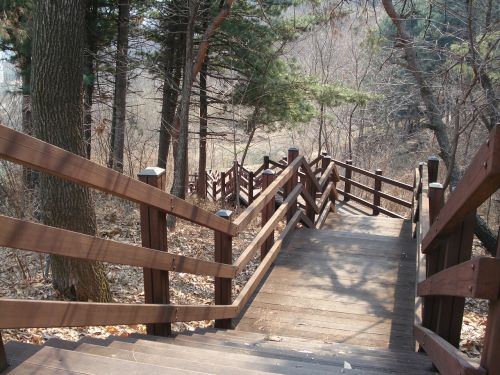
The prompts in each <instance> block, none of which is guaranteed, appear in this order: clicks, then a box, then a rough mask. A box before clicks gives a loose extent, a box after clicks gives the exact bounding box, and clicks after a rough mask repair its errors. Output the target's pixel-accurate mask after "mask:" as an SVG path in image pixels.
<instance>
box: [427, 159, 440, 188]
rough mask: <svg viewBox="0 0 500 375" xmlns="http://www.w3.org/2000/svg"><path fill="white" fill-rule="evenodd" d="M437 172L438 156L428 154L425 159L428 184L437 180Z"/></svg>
mask: <svg viewBox="0 0 500 375" xmlns="http://www.w3.org/2000/svg"><path fill="white" fill-rule="evenodd" d="M438 172H439V158H438V157H437V156H429V158H428V159H427V173H428V176H429V184H430V183H433V182H437V180H438Z"/></svg>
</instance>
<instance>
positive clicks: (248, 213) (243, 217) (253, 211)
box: [234, 156, 304, 232]
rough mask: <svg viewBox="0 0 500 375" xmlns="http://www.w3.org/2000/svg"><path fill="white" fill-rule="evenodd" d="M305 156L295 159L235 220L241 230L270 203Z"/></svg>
mask: <svg viewBox="0 0 500 375" xmlns="http://www.w3.org/2000/svg"><path fill="white" fill-rule="evenodd" d="M303 161H304V157H303V156H300V157H298V158H297V159H295V160H294V161H293V163H292V164H290V165H289V166H288V167H287V168H286V169H285V170H283V173H282V174H281V175H280V176H279V177H278V178H276V180H275V181H274V182H273V183H272V184H271V185H269V187H268V188H267V189H266V190H265V191H264V192H262V193H261V194H260V196H259V197H258V198H257V199H255V200H254V201H253V203H252V204H251V205H250V206H248V207H247V208H246V210H245V211H243V212H242V213H241V214H240V215H239V216H238V217H237V218H236V220H235V221H234V224H235V225H236V226H237V228H238V230H239V231H240V232H241V231H243V230H245V228H246V227H247V226H248V224H249V223H250V222H251V221H252V220H253V219H254V218H255V217H256V216H257V215H259V214H260V211H261V210H262V208H263V207H264V205H265V204H267V203H269V202H270V201H271V199H274V196H275V195H276V193H277V192H278V190H279V189H281V188H282V187H283V186H284V185H285V183H286V182H287V181H288V179H289V178H290V177H291V176H292V175H293V174H294V173H295V172H297V171H298V169H299V168H300V166H301V165H302V164H303Z"/></svg>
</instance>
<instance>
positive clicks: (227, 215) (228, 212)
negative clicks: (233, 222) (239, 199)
mask: <svg viewBox="0 0 500 375" xmlns="http://www.w3.org/2000/svg"><path fill="white" fill-rule="evenodd" d="M215 214H216V215H217V216H219V217H221V218H223V219H229V218H230V217H231V215H232V214H233V211H231V210H219V211H217V212H216V213H215Z"/></svg>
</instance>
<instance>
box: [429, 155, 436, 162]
mask: <svg viewBox="0 0 500 375" xmlns="http://www.w3.org/2000/svg"><path fill="white" fill-rule="evenodd" d="M427 160H428V161H439V157H438V156H436V155H432V156H429V157H428V158H427Z"/></svg>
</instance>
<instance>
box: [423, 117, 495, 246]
mask: <svg viewBox="0 0 500 375" xmlns="http://www.w3.org/2000/svg"><path fill="white" fill-rule="evenodd" d="M499 187H500V125H496V126H495V127H494V128H493V130H492V131H491V133H490V136H489V140H488V141H487V142H486V143H485V144H484V145H483V146H482V147H481V148H480V149H479V151H478V152H477V153H476V155H475V156H474V159H473V160H472V162H471V163H470V165H469V167H468V168H467V171H466V172H465V174H464V176H463V177H462V179H461V181H460V182H459V184H458V186H457V188H456V189H455V191H453V193H451V194H450V196H449V198H448V201H447V202H446V204H445V205H444V207H443V209H442V210H441V212H440V215H439V220H437V221H436V222H435V223H433V225H432V227H431V228H430V229H429V232H428V233H427V235H426V236H425V237H424V239H423V241H422V251H423V252H424V253H428V252H430V251H432V249H433V248H434V247H435V245H437V243H436V241H435V240H436V239H437V238H438V237H440V236H443V235H445V234H448V233H450V232H451V231H452V230H453V228H455V227H456V225H457V224H459V223H460V222H461V221H463V219H464V218H465V216H466V215H467V214H468V213H469V212H471V211H472V210H474V209H475V208H477V207H478V206H480V205H481V203H483V202H484V201H485V200H486V199H487V198H488V197H489V196H491V195H492V194H493V193H494V192H495V191H496V190H497V189H498V188H499Z"/></svg>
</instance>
